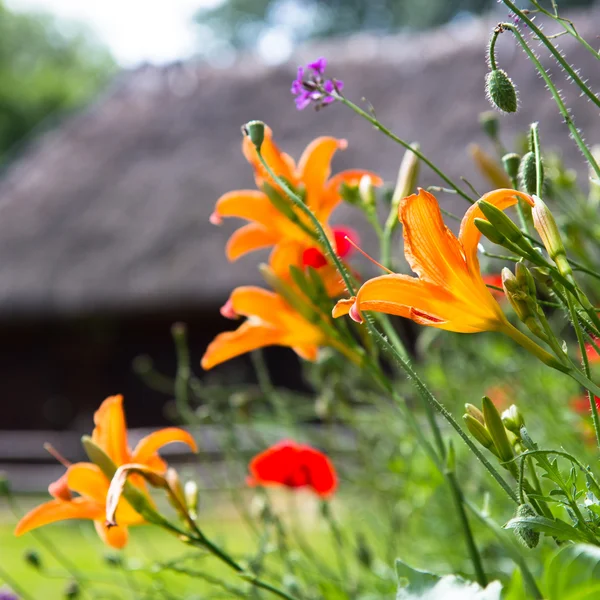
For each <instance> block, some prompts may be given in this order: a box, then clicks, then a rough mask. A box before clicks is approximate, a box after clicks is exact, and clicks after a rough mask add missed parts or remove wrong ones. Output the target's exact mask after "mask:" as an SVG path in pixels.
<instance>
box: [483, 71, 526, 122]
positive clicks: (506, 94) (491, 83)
mask: <svg viewBox="0 0 600 600" xmlns="http://www.w3.org/2000/svg"><path fill="white" fill-rule="evenodd" d="M485 92H486V95H487V97H488V100H489V101H490V102H491V104H492V106H495V107H496V108H497V109H498V110H500V111H502V112H506V113H514V112H517V108H518V106H519V103H518V101H517V90H516V88H515V85H514V83H513V82H512V80H511V79H510V77H509V76H508V75H507V74H506V71H503V70H502V69H494V70H493V71H490V72H489V73H488V74H487V75H486V76H485Z"/></svg>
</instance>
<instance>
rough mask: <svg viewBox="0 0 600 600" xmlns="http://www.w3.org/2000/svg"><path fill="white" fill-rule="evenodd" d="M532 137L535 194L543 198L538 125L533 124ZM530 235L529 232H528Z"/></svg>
mask: <svg viewBox="0 0 600 600" xmlns="http://www.w3.org/2000/svg"><path fill="white" fill-rule="evenodd" d="M531 137H532V139H533V152H534V154H535V194H536V196H537V197H538V198H541V197H542V184H543V183H544V182H543V180H542V178H543V174H542V152H541V148H540V131H539V128H538V124H537V123H532V124H531ZM527 233H529V231H528V232H527Z"/></svg>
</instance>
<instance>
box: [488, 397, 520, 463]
mask: <svg viewBox="0 0 600 600" xmlns="http://www.w3.org/2000/svg"><path fill="white" fill-rule="evenodd" d="M481 406H482V408H483V418H484V419H485V427H486V429H487V430H488V432H489V434H490V436H491V438H492V440H493V442H494V446H495V448H496V450H497V451H498V456H499V458H500V460H501V461H502V462H508V461H510V460H512V458H513V457H514V454H513V449H512V446H511V445H510V442H509V441H508V436H507V435H506V429H505V428H504V425H503V424H502V419H501V418H500V413H499V412H498V409H497V408H496V406H495V405H494V403H493V402H492V401H491V400H490V399H489V398H488V397H487V396H484V397H483V399H482V401H481Z"/></svg>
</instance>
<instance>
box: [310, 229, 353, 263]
mask: <svg viewBox="0 0 600 600" xmlns="http://www.w3.org/2000/svg"><path fill="white" fill-rule="evenodd" d="M332 232H333V240H334V248H335V251H336V252H337V255H338V256H339V257H340V258H345V257H346V256H348V254H350V252H351V251H352V250H353V247H352V244H351V243H350V241H349V240H348V238H349V239H350V240H352V242H354V243H355V244H358V234H357V233H356V232H355V231H354V230H353V229H350V228H349V227H333V228H332ZM326 264H327V258H325V255H324V254H323V252H321V250H320V249H319V248H317V247H315V246H310V247H308V248H306V250H304V252H303V253H302V265H303V266H305V267H313V268H314V269H320V268H321V267H324V266H325V265H326Z"/></svg>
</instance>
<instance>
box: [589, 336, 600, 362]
mask: <svg viewBox="0 0 600 600" xmlns="http://www.w3.org/2000/svg"><path fill="white" fill-rule="evenodd" d="M594 344H596V346H600V338H597V337H595V336H594ZM585 353H586V354H587V357H588V360H589V361H590V362H591V363H592V364H593V363H598V362H600V354H598V353H597V352H596V349H595V348H594V346H592V344H590V343H589V342H588V343H587V344H586V345H585Z"/></svg>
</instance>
